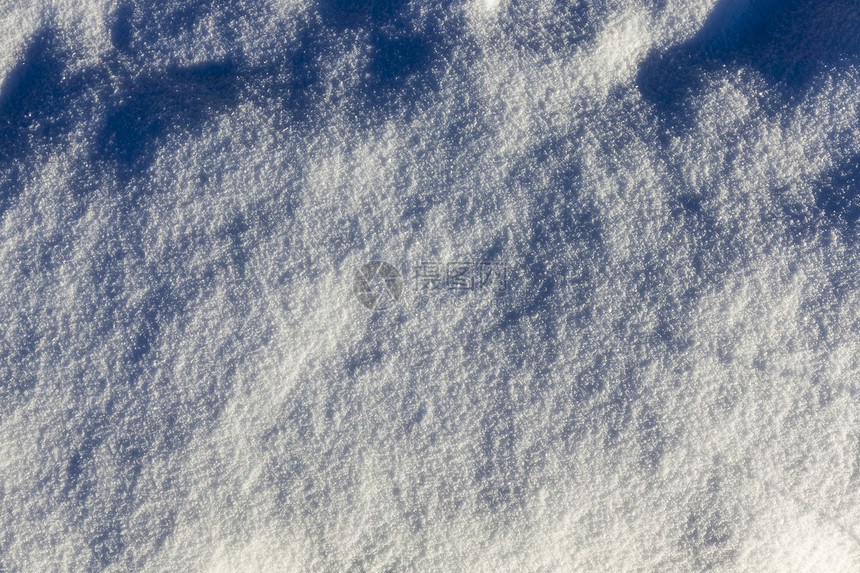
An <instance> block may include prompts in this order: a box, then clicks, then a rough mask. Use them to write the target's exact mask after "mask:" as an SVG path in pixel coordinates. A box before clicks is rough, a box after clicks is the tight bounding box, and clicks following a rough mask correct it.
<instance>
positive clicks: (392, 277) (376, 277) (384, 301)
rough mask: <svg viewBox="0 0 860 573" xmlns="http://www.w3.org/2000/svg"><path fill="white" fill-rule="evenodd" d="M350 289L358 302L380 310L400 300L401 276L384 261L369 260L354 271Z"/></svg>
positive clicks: (401, 291)
mask: <svg viewBox="0 0 860 573" xmlns="http://www.w3.org/2000/svg"><path fill="white" fill-rule="evenodd" d="M352 290H353V292H354V293H355V296H356V297H357V298H358V300H359V302H360V303H361V304H363V305H364V306H366V307H367V308H369V309H370V310H381V309H383V308H386V307H389V306H391V305H393V304H394V303H396V302H397V301H398V300H400V295H401V294H402V293H403V278H402V277H401V276H400V272H399V271H398V270H397V269H395V268H394V267H392V266H391V265H389V264H388V263H386V262H384V261H371V262H369V263H367V264H366V265H364V266H363V267H361V269H360V270H359V271H358V272H356V273H355V280H353V283H352Z"/></svg>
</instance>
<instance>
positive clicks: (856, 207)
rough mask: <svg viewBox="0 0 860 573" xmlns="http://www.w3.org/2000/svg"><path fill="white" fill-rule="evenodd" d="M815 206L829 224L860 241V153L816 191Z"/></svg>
mask: <svg viewBox="0 0 860 573" xmlns="http://www.w3.org/2000/svg"><path fill="white" fill-rule="evenodd" d="M815 206H816V207H817V208H818V209H819V210H820V211H821V213H823V214H824V215H825V216H826V217H827V218H828V220H829V222H830V223H831V224H832V225H833V226H835V227H838V228H840V229H841V230H843V231H844V234H845V236H846V237H850V238H852V239H854V240H857V239H858V230H860V229H858V222H860V154H858V155H855V156H854V157H852V158H851V159H849V160H848V161H847V162H845V163H844V164H842V165H840V166H839V167H837V168H836V169H834V170H833V172H832V173H831V174H830V176H829V177H828V178H827V180H825V182H824V183H823V184H822V185H821V186H820V187H819V188H818V189H817V191H816V192H815Z"/></svg>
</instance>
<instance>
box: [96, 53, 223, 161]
mask: <svg viewBox="0 0 860 573" xmlns="http://www.w3.org/2000/svg"><path fill="white" fill-rule="evenodd" d="M124 91H125V92H126V93H127V94H128V96H127V97H126V98H124V99H122V100H120V101H117V102H115V103H114V104H113V105H111V106H110V109H109V111H108V112H107V115H106V119H105V122H104V125H103V129H102V132H101V134H100V136H99V137H98V139H97V144H96V158H97V159H102V160H109V161H112V162H113V163H115V164H116V165H118V166H119V167H120V168H121V174H124V175H125V176H126V177H130V176H131V175H133V174H137V173H140V172H142V171H143V170H144V169H145V168H146V166H147V164H148V162H149V161H150V160H151V157H152V153H153V151H154V150H155V146H156V144H157V143H158V141H159V140H161V139H163V137H164V136H166V135H167V134H168V133H171V132H174V131H177V130H182V131H193V130H194V129H195V128H196V127H198V126H200V125H201V124H202V123H203V122H204V121H205V120H206V119H207V118H209V117H211V116H212V115H214V114H215V113H217V112H219V111H221V110H223V109H225V108H226V107H228V106H229V105H231V104H235V103H238V95H239V79H238V75H237V73H236V69H235V67H234V65H233V63H232V62H229V61H228V62H209V63H205V64H199V65H194V66H188V67H173V68H171V69H168V70H166V71H165V72H163V73H161V74H158V75H150V76H147V77H143V78H140V79H135V80H134V81H133V83H132V85H130V86H128V87H127V88H126V89H125V90H124Z"/></svg>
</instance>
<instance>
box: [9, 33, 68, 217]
mask: <svg viewBox="0 0 860 573" xmlns="http://www.w3.org/2000/svg"><path fill="white" fill-rule="evenodd" d="M56 44H57V40H56V38H55V35H54V33H53V31H52V30H50V29H44V30H41V31H39V32H38V33H37V34H36V35H35V37H34V39H33V41H32V42H31V43H30V45H29V47H28V48H27V50H26V52H25V53H24V55H23V58H22V59H21V61H20V63H18V65H16V66H15V67H14V68H13V69H12V71H10V72H9V74H8V75H7V76H6V78H5V81H4V82H3V85H2V86H0V142H2V144H0V169H7V168H11V174H12V175H13V177H11V178H10V182H9V183H8V187H6V186H4V188H0V217H2V216H3V214H4V213H5V212H6V210H7V209H8V208H9V206H10V205H11V203H12V202H13V201H14V200H15V199H16V198H17V196H18V194H20V192H21V188H22V185H21V183H20V181H19V178H18V175H19V174H18V172H17V170H16V169H15V168H14V167H13V166H12V165H11V163H12V162H13V161H14V160H15V159H21V158H24V157H26V156H27V155H28V154H29V153H30V151H31V150H32V149H33V148H34V147H35V146H38V145H41V144H44V143H46V142H49V141H52V140H55V139H57V138H59V137H61V136H63V135H65V134H66V133H68V132H69V131H70V130H71V128H72V123H71V121H70V117H69V115H70V114H69V112H68V110H67V107H68V104H67V101H68V99H69V97H70V96H69V93H70V91H69V86H67V83H68V82H67V81H66V79H65V78H64V77H63V71H64V69H65V67H66V56H65V54H63V53H62V52H60V51H59V50H58V49H57V48H56Z"/></svg>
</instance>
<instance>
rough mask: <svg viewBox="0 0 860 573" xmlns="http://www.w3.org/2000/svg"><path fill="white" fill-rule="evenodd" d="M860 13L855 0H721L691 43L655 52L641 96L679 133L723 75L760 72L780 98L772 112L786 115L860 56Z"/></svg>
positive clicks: (644, 67) (645, 66)
mask: <svg viewBox="0 0 860 573" xmlns="http://www.w3.org/2000/svg"><path fill="white" fill-rule="evenodd" d="M858 29H860V10H858V9H857V3H856V2H854V1H852V0H823V1H818V0H721V1H720V2H719V3H718V4H717V5H716V6H715V7H714V9H713V10H712V11H711V13H710V15H709V16H708V18H707V20H706V21H705V23H704V25H703V26H702V28H701V29H700V30H699V32H698V33H697V34H696V35H695V36H694V37H693V38H692V39H690V40H689V41H687V42H685V43H683V44H681V45H679V46H676V47H673V48H670V49H669V50H666V51H663V52H656V51H655V52H652V53H651V54H650V55H649V56H648V57H647V58H646V59H645V60H644V61H643V62H642V64H641V66H640V68H639V72H638V77H637V84H638V86H639V90H640V92H641V94H642V96H643V98H644V99H645V100H646V101H648V102H650V103H651V104H653V105H654V107H655V108H656V109H657V111H658V112H659V113H660V115H661V118H662V120H663V123H664V124H665V125H664V127H665V128H666V129H670V130H672V131H674V132H678V131H683V130H685V129H687V128H689V127H690V126H691V125H692V119H693V118H692V117H691V113H690V109H689V104H690V100H691V99H693V98H694V97H695V96H696V95H697V94H698V93H699V92H701V90H702V89H704V87H705V86H706V84H707V81H708V77H709V76H710V75H711V74H713V73H715V72H720V71H723V70H736V69H742V68H748V69H752V70H755V71H756V72H758V73H759V74H761V76H762V77H764V78H765V80H766V81H768V82H769V83H770V84H771V85H772V86H775V87H777V89H776V90H775V94H776V96H775V97H774V99H772V100H771V101H769V102H765V105H766V108H769V109H768V111H770V112H776V111H778V110H783V109H784V107H785V106H786V105H791V104H793V103H795V102H797V101H798V100H799V99H800V98H801V97H803V95H804V94H806V93H807V92H808V90H810V89H812V88H813V87H814V86H815V83H816V79H817V78H818V77H819V76H820V75H821V74H822V73H823V72H825V71H826V70H829V69H832V68H833V67H835V66H838V65H840V64H843V63H845V62H855V61H857V59H858V56H860V34H858V33H857V30H858Z"/></svg>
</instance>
